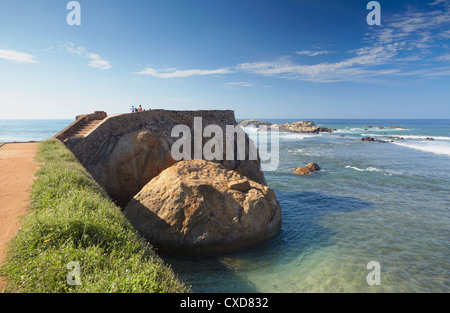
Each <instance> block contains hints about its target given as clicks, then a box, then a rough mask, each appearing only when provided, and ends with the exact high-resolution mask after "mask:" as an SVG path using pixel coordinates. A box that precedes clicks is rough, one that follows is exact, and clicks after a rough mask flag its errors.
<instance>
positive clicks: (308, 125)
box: [271, 121, 335, 134]
mask: <svg viewBox="0 0 450 313" xmlns="http://www.w3.org/2000/svg"><path fill="white" fill-rule="evenodd" d="M274 126H278V129H279V131H280V132H292V133H315V134H318V133H332V132H333V131H335V129H329V128H326V127H318V126H316V124H315V123H314V122H311V121H300V122H294V123H286V124H273V125H272V126H271V127H274Z"/></svg>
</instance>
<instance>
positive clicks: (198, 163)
mask: <svg viewBox="0 0 450 313" xmlns="http://www.w3.org/2000/svg"><path fill="white" fill-rule="evenodd" d="M198 117H201V118H202V121H203V123H202V131H203V130H204V129H205V128H206V127H207V126H209V125H215V126H219V127H220V128H221V129H222V130H223V131H224V132H225V128H226V126H229V125H234V126H237V122H236V120H235V117H234V112H233V111H165V110H151V111H144V112H139V113H131V114H119V115H114V116H107V115H106V113H104V112H95V113H94V114H89V115H81V116H79V117H77V119H76V121H75V122H74V123H73V124H72V125H70V126H69V127H67V128H66V129H64V130H63V131H62V132H60V133H59V134H57V135H56V136H55V137H56V138H58V139H59V140H61V141H62V142H64V144H65V145H66V146H67V147H68V148H69V149H70V150H71V151H72V153H73V154H74V155H75V156H76V157H77V158H78V160H79V161H80V163H81V164H82V165H83V166H84V167H85V168H86V169H87V170H88V171H89V172H90V173H91V175H92V176H93V177H94V179H95V180H96V181H97V182H98V183H99V185H101V186H102V187H103V188H104V189H105V190H106V192H107V193H108V194H109V195H110V197H111V198H112V199H113V200H115V201H116V202H117V204H118V205H119V206H121V207H122V208H123V209H124V211H123V212H124V215H125V217H127V218H128V220H129V221H130V222H131V224H132V225H133V226H134V227H135V228H136V230H137V231H138V232H139V233H140V234H141V235H142V236H143V237H144V238H146V239H147V240H148V241H149V242H150V243H152V244H153V245H154V246H156V247H157V248H158V249H159V250H160V251H162V252H169V253H183V254H195V255H209V254H215V253H223V252H229V251H234V250H238V249H243V248H246V247H250V246H253V245H256V244H259V243H262V242H264V241H266V240H268V239H269V238H271V237H272V236H274V235H275V234H276V233H277V232H278V231H279V230H280V228H281V223H282V220H281V207H280V204H279V202H278V200H277V198H276V196H275V193H274V191H273V190H272V189H271V188H269V187H268V186H267V183H266V180H265V178H264V173H263V172H262V170H261V164H260V158H259V157H258V159H257V160H253V159H250V158H249V157H248V154H246V158H245V160H241V159H237V156H235V158H234V159H231V160H227V159H226V157H225V153H226V149H223V153H224V157H223V158H222V160H214V161H206V160H194V159H195V158H194V155H192V158H191V160H181V161H176V160H174V159H173V157H172V154H171V148H172V146H173V144H174V143H175V141H177V140H178V139H179V138H174V137H172V130H173V128H174V127H175V126H177V125H185V126H186V127H188V128H189V129H190V130H192V133H194V121H195V118H198ZM237 128H239V127H237ZM243 133H244V132H243ZM244 134H245V133H244ZM192 141H194V138H192ZM202 141H203V142H202V146H204V145H205V143H206V142H207V141H208V138H202ZM237 144H238V138H235V139H234V148H235V149H237ZM250 144H252V142H251V141H250V139H249V137H248V135H247V134H245V145H246V147H245V148H246V151H247V152H248V151H249V145H250ZM192 153H194V152H193V151H192Z"/></svg>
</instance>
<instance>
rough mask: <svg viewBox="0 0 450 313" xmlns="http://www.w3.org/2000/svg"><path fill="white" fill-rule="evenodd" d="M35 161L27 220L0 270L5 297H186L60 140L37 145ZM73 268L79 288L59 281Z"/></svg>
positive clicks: (170, 274) (167, 270) (64, 280)
mask: <svg viewBox="0 0 450 313" xmlns="http://www.w3.org/2000/svg"><path fill="white" fill-rule="evenodd" d="M39 161H40V162H43V163H42V166H41V169H40V170H39V171H38V172H37V174H36V175H37V179H36V180H35V182H34V184H33V190H32V193H31V199H32V201H31V207H30V213H29V214H28V215H27V216H26V217H25V218H24V220H23V226H22V229H21V231H20V232H19V233H18V234H17V236H16V237H14V238H13V240H12V241H11V248H10V251H9V253H8V256H7V260H6V261H7V262H6V264H5V265H4V266H3V267H2V268H1V270H0V274H2V275H3V276H6V278H7V280H8V287H7V289H6V290H5V291H7V292H22V293H27V292H33V293H75V292H82V293H131V292H145V293H159V292H167V293H172V292H177V293H179V292H189V291H190V289H189V287H188V286H186V285H185V284H183V283H182V282H180V281H179V280H178V279H177V277H176V275H175V274H174V273H173V271H172V269H171V268H170V267H168V266H167V265H166V264H164V262H163V261H162V260H161V258H159V257H158V256H157V255H156V254H155V253H154V251H153V250H152V247H151V246H150V245H149V244H148V243H147V242H146V241H145V240H144V239H143V238H142V237H140V236H139V235H138V234H137V233H136V231H135V230H134V229H133V227H132V226H131V224H130V223H129V222H128V221H127V220H126V219H125V218H124V217H123V214H122V213H121V211H120V208H119V207H117V206H116V205H115V204H114V203H113V202H112V201H111V199H110V198H109V197H108V195H107V194H106V192H105V191H104V190H103V189H102V188H101V187H100V186H99V185H98V184H97V183H96V182H95V181H94V179H93V178H92V176H91V175H90V174H89V173H88V172H87V171H86V169H85V168H84V167H83V166H82V165H81V164H80V163H79V162H78V160H77V159H76V158H75V156H74V155H73V154H72V153H71V152H70V151H69V150H68V149H67V148H66V147H65V146H64V145H63V144H62V143H61V142H60V141H58V140H56V139H50V140H47V141H44V142H43V143H41V145H40V151H39ZM72 261H73V262H79V264H80V280H81V285H79V286H71V285H69V284H68V283H67V281H66V279H67V276H68V274H69V272H70V270H68V269H67V265H68V263H69V262H72Z"/></svg>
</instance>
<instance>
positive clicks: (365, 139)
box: [361, 137, 375, 141]
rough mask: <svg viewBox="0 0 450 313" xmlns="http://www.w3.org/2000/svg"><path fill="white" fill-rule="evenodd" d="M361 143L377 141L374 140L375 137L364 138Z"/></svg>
mask: <svg viewBox="0 0 450 313" xmlns="http://www.w3.org/2000/svg"><path fill="white" fill-rule="evenodd" d="M361 141H375V138H373V137H364V138H361Z"/></svg>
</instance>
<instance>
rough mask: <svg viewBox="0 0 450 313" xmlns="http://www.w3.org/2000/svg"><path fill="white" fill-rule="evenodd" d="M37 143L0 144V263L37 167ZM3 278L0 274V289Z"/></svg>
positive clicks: (18, 220)
mask: <svg viewBox="0 0 450 313" xmlns="http://www.w3.org/2000/svg"><path fill="white" fill-rule="evenodd" d="M38 146H39V143H9V144H5V145H4V146H2V147H0V265H1V264H3V262H4V258H5V256H6V253H7V250H8V243H9V241H10V240H11V238H12V237H14V235H15V234H16V232H17V231H18V230H19V228H20V219H19V217H20V216H21V215H25V214H26V212H27V207H28V205H29V203H30V191H31V185H32V183H33V180H34V177H35V176H34V174H35V173H36V171H37V170H38V169H39V165H38V163H37V161H36V159H35V156H36V154H37V151H38ZM5 285H6V282H5V281H4V280H2V278H0V293H1V292H2V290H3V289H4V288H5Z"/></svg>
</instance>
